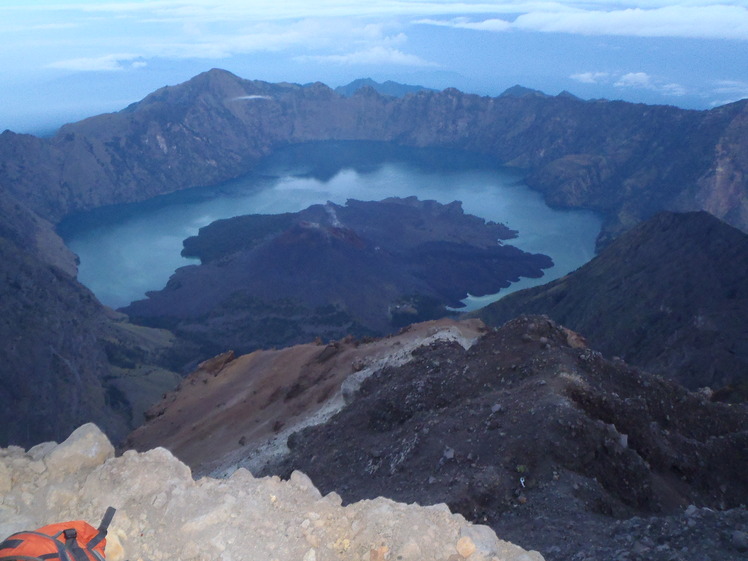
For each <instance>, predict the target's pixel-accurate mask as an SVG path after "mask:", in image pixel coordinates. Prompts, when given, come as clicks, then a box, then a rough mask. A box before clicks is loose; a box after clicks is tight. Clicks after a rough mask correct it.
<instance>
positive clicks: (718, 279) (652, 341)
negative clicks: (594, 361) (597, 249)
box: [477, 212, 748, 392]
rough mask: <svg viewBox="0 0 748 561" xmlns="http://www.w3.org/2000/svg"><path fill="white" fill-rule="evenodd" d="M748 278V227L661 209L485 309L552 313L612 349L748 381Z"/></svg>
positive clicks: (664, 368)
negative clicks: (566, 267)
mask: <svg viewBox="0 0 748 561" xmlns="http://www.w3.org/2000/svg"><path fill="white" fill-rule="evenodd" d="M746 278H748V235H746V234H744V233H743V232H741V231H739V230H737V229H735V228H733V227H731V226H728V225H727V224H725V223H724V222H721V221H720V220H718V219H716V218H715V217H713V216H711V215H709V214H708V213H706V212H698V213H685V214H675V213H662V214H659V215H657V216H655V217H654V218H651V219H650V220H648V221H647V222H645V223H643V224H641V225H639V226H637V227H636V228H634V229H632V230H631V231H629V232H627V233H626V234H624V235H622V236H621V237H620V238H618V239H617V240H616V241H615V242H613V243H612V244H611V245H610V246H609V247H608V248H606V249H605V250H604V251H602V252H601V253H600V255H598V256H597V257H596V258H595V259H593V260H592V261H591V262H589V263H588V264H587V265H585V266H583V267H581V268H580V269H579V270H577V271H575V272H574V273H571V274H569V275H567V276H566V277H564V278H561V279H558V280H555V281H553V282H550V283H548V284H547V285H544V286H540V287H536V288H530V289H527V290H523V291H520V292H516V293H514V294H510V295H508V296H506V297H505V298H502V299H501V300H499V301H498V302H495V303H494V304H491V305H489V306H487V307H486V308H484V309H483V310H480V311H479V312H477V315H478V316H479V317H481V318H482V319H483V320H484V321H486V322H487V323H489V324H491V325H501V324H502V323H503V322H505V321H508V320H510V319H512V318H513V317H515V316H516V315H517V314H518V313H543V314H548V315H549V316H551V317H552V318H554V319H555V320H557V321H559V322H563V323H564V324H565V325H568V326H569V327H570V328H572V329H575V330H577V331H580V332H581V333H584V334H585V335H586V336H587V337H588V339H589V342H590V345H591V346H592V347H593V348H596V349H599V350H600V351H602V352H604V353H606V354H609V355H611V356H615V355H617V356H621V357H623V358H624V359H625V360H626V361H627V362H630V363H631V364H636V365H638V366H641V367H643V368H647V369H649V370H652V371H654V372H659V373H661V374H663V375H665V376H667V377H670V378H673V379H675V380H677V381H679V382H680V383H682V384H684V385H686V386H687V387H690V388H692V389H696V388H698V387H702V386H710V387H712V388H713V389H719V388H722V387H723V386H727V385H733V386H740V385H746V384H748V285H746V282H745V280H746ZM743 391H744V392H745V389H744V390H743Z"/></svg>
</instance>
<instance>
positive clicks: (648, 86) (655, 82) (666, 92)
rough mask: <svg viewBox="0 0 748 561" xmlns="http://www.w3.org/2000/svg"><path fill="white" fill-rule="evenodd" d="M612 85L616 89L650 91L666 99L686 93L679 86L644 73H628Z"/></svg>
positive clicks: (686, 91)
mask: <svg viewBox="0 0 748 561" xmlns="http://www.w3.org/2000/svg"><path fill="white" fill-rule="evenodd" d="M613 85H614V86H615V87H616V88H635V89H642V90H650V91H654V92H657V93H659V94H661V95H663V96H666V97H682V96H684V95H686V94H687V93H688V90H687V89H686V88H685V87H684V86H682V85H681V84H676V83H675V82H668V81H666V80H662V79H660V78H655V77H652V76H650V75H649V74H647V73H646V72H629V73H627V74H624V75H622V76H620V77H619V78H618V79H617V80H616V81H615V82H614V83H613Z"/></svg>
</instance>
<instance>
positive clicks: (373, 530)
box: [0, 425, 543, 561]
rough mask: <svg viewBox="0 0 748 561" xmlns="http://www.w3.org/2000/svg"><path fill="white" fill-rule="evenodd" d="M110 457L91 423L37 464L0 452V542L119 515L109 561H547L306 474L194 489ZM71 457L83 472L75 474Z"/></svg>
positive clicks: (242, 474) (174, 473)
mask: <svg viewBox="0 0 748 561" xmlns="http://www.w3.org/2000/svg"><path fill="white" fill-rule="evenodd" d="M110 449H111V444H109V443H108V441H107V439H106V437H105V436H104V434H103V433H101V432H100V431H99V430H98V429H97V428H96V427H95V426H94V425H86V426H83V427H81V428H80V429H78V430H77V431H76V432H75V433H74V434H73V435H72V436H71V437H70V438H69V439H68V440H66V441H65V442H63V443H61V444H59V445H54V446H45V447H43V448H37V450H36V453H37V454H40V453H41V454H40V455H41V457H40V458H36V459H35V458H34V457H32V455H31V454H30V453H27V452H24V451H23V450H22V449H20V448H17V447H15V448H8V449H1V450H0V486H2V487H3V488H7V490H5V491H4V492H3V494H2V497H1V498H0V534H2V535H3V536H5V535H9V534H11V533H13V532H16V531H20V530H23V529H30V528H31V529H33V528H35V527H38V526H42V525H44V524H47V523H50V522H53V521H63V520H71V519H85V520H87V521H89V522H91V523H93V524H96V523H97V522H98V520H99V519H100V517H101V516H102V514H103V512H104V511H105V509H106V507H108V506H114V507H115V508H117V509H118V510H117V514H116V515H115V517H114V521H113V523H112V525H111V527H110V536H109V538H108V540H107V541H108V543H107V556H108V559H110V560H112V561H121V560H122V559H133V560H134V559H138V560H141V559H148V560H150V561H162V560H167V559H181V560H184V561H187V560H199V561H203V560H205V561H207V560H213V559H217V558H220V559H225V560H231V559H267V560H277V561H296V560H298V559H303V560H306V561H311V560H314V561H338V560H339V559H351V560H357V561H359V560H360V561H369V560H371V559H380V560H382V561H384V560H385V559H399V560H402V561H427V560H434V561H437V560H439V561H441V560H446V559H449V558H452V556H454V555H458V556H460V558H467V559H470V560H471V561H499V559H500V560H501V561H542V559H543V557H542V556H541V555H540V554H538V553H537V552H527V551H525V550H523V549H521V548H519V547H517V546H515V545H512V544H510V543H508V542H504V541H501V540H499V539H497V538H496V536H495V534H493V532H492V531H491V530H490V529H488V528H486V527H481V526H473V525H471V524H469V523H467V522H466V521H465V519H464V518H463V517H462V516H460V515H457V514H452V513H451V512H450V511H449V509H448V508H447V507H446V506H445V505H434V506H430V507H421V506H418V505H415V504H412V505H406V504H402V503H396V502H394V501H391V500H388V499H383V498H377V499H374V500H367V501H361V502H358V503H353V504H350V505H348V506H345V507H343V506H341V499H340V497H339V496H338V495H337V494H336V493H330V494H328V495H326V496H322V495H321V494H320V492H319V491H318V490H317V489H316V487H315V486H314V484H313V483H312V482H311V480H310V479H309V478H308V477H307V476H306V475H304V474H302V473H300V472H294V473H293V474H292V475H291V477H290V479H289V480H288V481H282V480H280V479H279V478H278V477H267V478H255V477H253V476H252V475H251V474H250V473H249V472H248V471H247V470H244V469H240V470H237V471H236V472H234V474H233V475H232V476H231V477H230V478H228V479H211V478H202V479H200V480H198V481H195V480H193V478H192V475H191V472H190V470H189V468H188V467H187V466H185V465H184V464H182V463H181V462H180V461H179V460H177V459H176V458H174V456H172V455H171V453H169V452H168V451H167V450H165V449H163V448H157V449H154V450H150V451H148V452H144V453H137V452H134V451H128V452H125V453H124V454H123V455H122V456H120V457H112V456H111V454H109V451H110ZM29 452H31V451H29ZM42 452H43V453H42ZM55 458H57V459H59V458H65V459H66V462H62V463H60V462H58V461H55ZM76 459H77V461H78V462H79V464H78V466H79V469H77V470H74V469H70V468H71V466H72V465H73V463H74V462H75V461H76ZM8 480H10V485H8Z"/></svg>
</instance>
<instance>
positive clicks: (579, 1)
mask: <svg viewBox="0 0 748 561" xmlns="http://www.w3.org/2000/svg"><path fill="white" fill-rule="evenodd" d="M0 21H2V23H0V30H2V32H3V36H4V38H5V41H4V42H3V45H2V47H0V61H1V64H2V68H3V72H2V78H0V80H1V81H0V87H1V88H2V97H1V98H0V99H2V103H1V104H0V130H5V129H11V130H13V131H16V132H29V133H34V134H43V133H48V132H51V131H53V130H54V129H55V128H56V127H58V126H60V125H61V124H63V123H65V122H69V121H73V120H78V119H81V118H84V117H87V116H91V115H95V114H98V113H102V112H107V111H117V110H119V109H122V108H124V107H126V106H127V105H128V104H130V103H132V102H134V101H137V100H139V99H142V98H143V97H144V96H145V95H147V94H148V93H150V92H151V91H153V90H155V89H157V88H159V87H162V86H164V85H167V84H176V83H179V82H183V81H185V80H188V79H189V78H191V77H192V76H194V75H196V74H198V73H200V72H203V71H206V70H208V69H210V68H213V67H219V68H224V69H226V70H229V71H231V72H234V73H235V74H237V75H239V76H241V77H243V78H248V79H259V80H266V81H270V82H281V81H287V82H298V83H308V82H314V81H320V82H324V83H326V84H327V85H329V86H331V87H336V86H339V85H344V84H347V83H349V82H351V81H352V80H354V79H357V78H365V77H370V78H373V79H374V80H377V81H385V80H395V81H398V82H402V83H407V84H417V85H422V86H426V87H431V88H435V89H443V88H446V87H456V88H458V89H460V90H463V91H466V92H473V93H478V94H482V95H498V94H500V93H501V92H502V91H504V90H505V89H507V88H508V87H511V86H513V85H515V84H521V85H523V86H526V87H530V88H535V89H539V90H542V91H544V92H546V93H548V94H552V95H554V94H558V93H559V92H561V91H562V90H567V91H570V92H571V93H573V94H575V95H577V96H579V97H582V98H585V99H590V98H607V99H623V100H626V101H633V102H644V103H656V104H671V105H676V106H679V107H685V108H695V109H708V108H711V107H715V106H718V105H722V104H725V103H729V102H732V101H736V100H738V99H742V98H745V97H748V49H746V45H747V44H748V8H746V5H745V2H744V1H743V0H732V1H729V0H723V1H710V0H680V1H675V2H674V1H667V0H621V1H620V2H607V1H603V0H558V1H552V0H549V1H543V0H538V1H533V0H526V1H525V0H503V1H502V0H499V1H490V0H489V1H480V0H465V1H462V2H451V1H443V0H430V1H429V0H425V1H418V2H415V1H410V0H388V1H386V2H374V3H371V2H359V1H355V0H347V1H346V0H321V1H319V2H316V3H314V4H309V3H305V2H300V1H298V0H294V1H290V2H283V3H281V2H272V1H269V0H251V1H242V0H222V1H220V2H219V1H218V0H152V1H145V0H127V1H119V2H118V1H112V2H100V1H96V0H31V1H29V0H23V1H22V0H6V2H4V3H3V5H2V6H0Z"/></svg>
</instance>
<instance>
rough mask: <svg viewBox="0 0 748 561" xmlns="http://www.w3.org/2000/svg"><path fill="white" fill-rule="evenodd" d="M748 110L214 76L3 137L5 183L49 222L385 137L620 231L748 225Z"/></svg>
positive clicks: (0, 178) (0, 177) (0, 156)
mask: <svg viewBox="0 0 748 561" xmlns="http://www.w3.org/2000/svg"><path fill="white" fill-rule="evenodd" d="M745 114H746V102H738V103H735V104H732V105H728V106H725V107H720V108H718V109H715V110H712V111H704V112H697V111H685V110H680V109H677V108H674V107H664V106H646V105H636V104H630V103H623V102H606V101H590V102H585V101H581V100H578V99H576V98H573V97H571V96H566V95H564V96H557V97H549V96H538V95H518V96H517V95H506V96H501V97H498V98H487V97H479V96H476V95H469V94H464V93H461V92H459V91H457V90H454V89H448V90H445V91H443V92H429V91H420V92H417V93H415V94H412V95H408V96H406V97H404V98H402V99H400V98H394V97H389V96H381V95H379V94H377V93H376V92H375V91H374V90H373V89H371V88H368V89H366V88H365V89H362V90H359V91H358V92H357V93H356V94H354V95H353V96H351V97H343V96H340V95H339V94H337V93H335V92H334V91H333V90H331V89H329V88H327V87H326V86H324V85H323V84H312V85H310V86H305V87H301V86H297V85H292V84H275V85H273V84H267V83H264V82H258V81H248V80H242V79H240V78H238V77H236V76H234V75H233V74H230V73H228V72H225V71H221V70H211V71H210V72H206V73H204V74H201V75H199V76H196V77H195V78H193V79H192V80H190V81H189V82H186V83H184V84H181V85H178V86H174V87H166V88H163V89H161V90H158V91H156V92H154V93H153V94H151V95H149V96H148V97H146V98H145V99H144V100H143V101H141V102H139V103H137V104H134V105H132V106H131V107H129V108H127V109H125V110H123V111H121V112H119V113H112V114H107V115H101V116H99V117H93V118H90V119H86V120H84V121H81V122H79V123H74V124H71V125H67V126H65V127H63V128H62V129H61V130H60V131H59V133H58V134H57V135H56V136H55V137H53V138H52V139H50V140H40V139H35V138H33V137H28V136H23V135H14V134H12V133H5V134H3V135H2V136H0V162H2V164H1V166H2V167H0V185H2V186H3V187H4V188H5V189H8V190H10V191H11V192H12V193H14V194H15V195H16V196H17V197H18V198H19V199H20V200H21V201H23V202H25V203H26V204H28V205H29V207H30V208H32V209H34V210H36V211H37V212H39V213H40V214H41V215H42V216H44V217H45V218H48V219H50V220H53V221H56V220H58V219H59V218H61V217H62V216H64V215H65V214H67V213H70V212H72V211H75V210H80V209H86V208H92V207H94V206H99V205H102V204H109V203H116V202H125V201H136V200H142V199H145V198H148V197H151V196H154V195H156V194H159V193H165V192H170V191H174V190H178V189H183V188H186V187H191V186H197V185H205V184H211V183H217V182H220V181H222V180H226V179H229V178H232V177H236V176H237V175H240V174H242V173H244V172H246V171H248V170H249V169H250V168H251V167H252V166H253V165H254V164H255V163H256V162H257V160H258V159H259V158H260V157H262V156H263V155H266V154H268V153H269V152H270V151H272V150H273V149H274V148H275V147H277V146H281V145H284V144H288V143H294V142H303V141H310V140H346V139H355V140H379V141H391V142H396V143H400V144H407V145H415V146H446V147H451V148H456V149H462V150H469V151H476V152H480V153H483V154H488V155H490V156H492V157H494V158H496V159H497V160H498V161H499V162H502V163H507V164H509V165H514V166H518V167H521V168H525V169H527V170H528V171H529V176H528V182H529V183H530V185H532V186H533V187H535V188H537V189H539V190H541V191H542V192H543V193H544V195H545V196H546V198H547V200H548V201H549V202H550V203H551V204H555V205H561V206H570V207H583V208H590V209H595V210H598V211H600V212H602V213H603V214H604V215H605V216H606V218H607V224H606V228H607V230H606V231H607V234H606V235H607V236H612V235H616V234H617V233H619V232H620V231H622V230H623V229H626V228H628V227H630V226H632V225H633V224H634V223H636V222H638V221H640V220H642V219H645V218H647V217H649V216H651V215H652V214H654V213H655V212H657V211H658V210H663V209H671V210H696V209H701V208H707V209H709V210H710V211H711V212H713V213H715V214H716V215H717V216H719V217H721V218H723V219H725V220H727V221H728V222H730V223H732V224H734V225H736V226H737V227H739V228H742V229H744V230H745V229H748V219H746V214H747V212H748V211H746V208H747V207H746V205H747V204H748V203H747V202H746V200H747V197H748V195H747V194H746V191H747V190H746V173H745V167H746V162H745V157H744V155H745V154H746V153H747V152H748V151H747V150H746V148H745V142H746V141H745V138H747V137H748V135H746V134H744V131H745V128H746V126H748V125H747V124H746V117H745Z"/></svg>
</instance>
